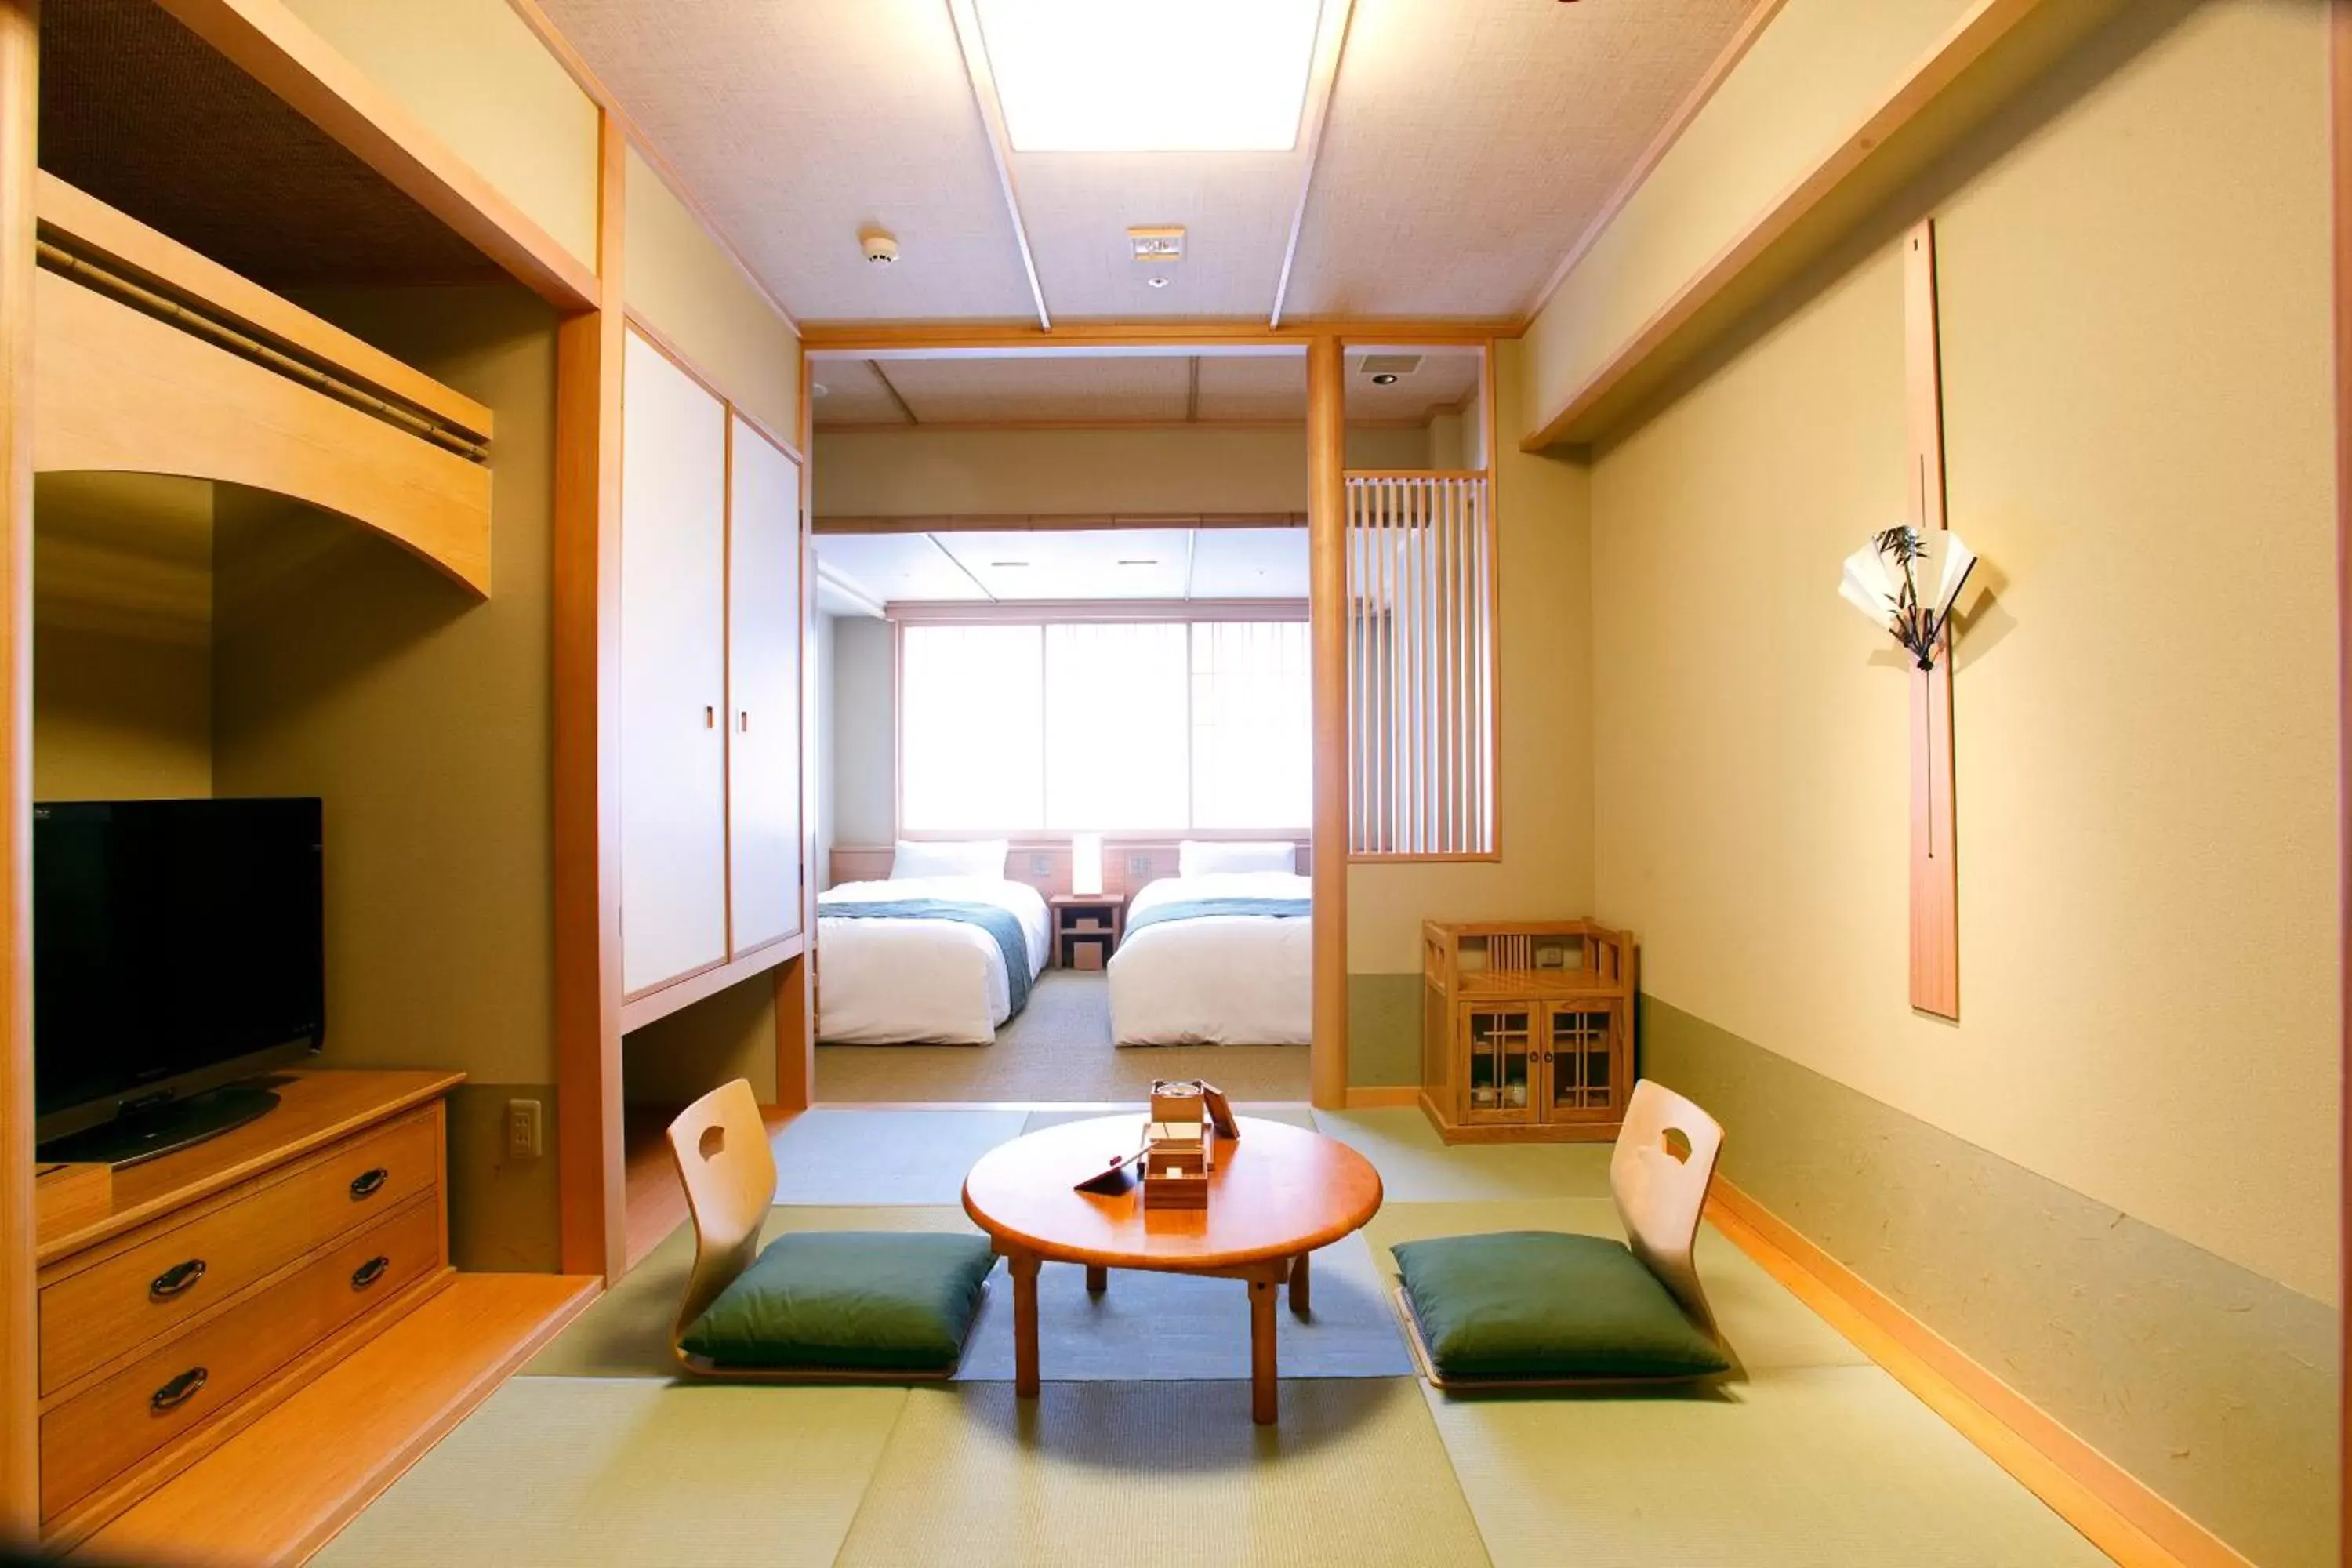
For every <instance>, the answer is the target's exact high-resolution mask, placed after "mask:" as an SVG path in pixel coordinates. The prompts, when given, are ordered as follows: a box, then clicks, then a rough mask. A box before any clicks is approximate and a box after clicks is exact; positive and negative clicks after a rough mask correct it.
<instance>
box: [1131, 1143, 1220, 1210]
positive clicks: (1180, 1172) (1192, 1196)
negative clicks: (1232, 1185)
mask: <svg viewBox="0 0 2352 1568" xmlns="http://www.w3.org/2000/svg"><path fill="white" fill-rule="evenodd" d="M1144 1165H1145V1169H1144V1173H1143V1206H1144V1207H1145V1208H1148V1209H1205V1208H1207V1207H1208V1206H1209V1173H1208V1172H1207V1171H1205V1170H1203V1169H1202V1167H1200V1166H1199V1165H1195V1164H1181V1163H1175V1162H1172V1161H1171V1162H1170V1163H1167V1164H1164V1165H1163V1164H1162V1163H1160V1158H1159V1156H1158V1155H1157V1154H1154V1155H1152V1156H1151V1157H1150V1158H1149V1159H1147V1160H1146V1161H1145V1162H1144Z"/></svg>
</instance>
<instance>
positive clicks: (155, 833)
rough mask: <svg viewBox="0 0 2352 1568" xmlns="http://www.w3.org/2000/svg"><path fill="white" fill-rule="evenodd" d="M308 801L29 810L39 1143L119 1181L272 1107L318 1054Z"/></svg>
mask: <svg viewBox="0 0 2352 1568" xmlns="http://www.w3.org/2000/svg"><path fill="white" fill-rule="evenodd" d="M320 830H321V812H320V803H319V802H318V801H317V800H315V799H291V800H117V801H72V802H66V801H58V802H51V803H48V804H45V805H36V806H35V807H34V808H33V1098H34V1114H35V1122H34V1135H35V1137H36V1138H37V1140H38V1141H39V1143H40V1154H41V1157H42V1158H43V1159H47V1160H90V1161H104V1162H107V1163H115V1164H121V1163H130V1162H131V1161H136V1160H142V1159H149V1158H152V1157H153V1156H154V1155H157V1154H160V1153H163V1152H167V1151H169V1150H172V1149H175V1148H180V1147H183V1146H184V1145H185V1144H187V1143H190V1142H194V1141H195V1140H197V1139H199V1138H204V1137H209V1136H211V1135H212V1134H214V1133H215V1132H222V1131H227V1130H228V1129H229V1128H231V1127H234V1126H236V1125H237V1124H238V1123H240V1122H242V1121H249V1120H251V1119H252V1118H253V1117H255V1116H258V1115H261V1114H262V1113H264V1112H266V1111H267V1110H269V1109H270V1107H271V1106H273V1105H275V1104H276V1103H277V1096H276V1095H274V1094H271V1093H270V1092H268V1089H257V1088H254V1087H251V1086H247V1085H241V1084H238V1083H237V1082H236V1080H238V1079H247V1078H250V1077H252V1076H254V1075H255V1074H257V1073H258V1072H261V1071H263V1070H265V1069H267V1068H271V1067H275V1066H278V1065H281V1064H283V1063H285V1062H288V1061H291V1060H293V1059H296V1058H300V1057H302V1056H305V1055H308V1054H310V1053H312V1052H315V1051H317V1050H318V1049H319V1047H320V1042H321V1041H322V1040H323V1039H324V1038H325V1037H326V949H325V940H324V932H325V919H324V903H325V900H324V895H323V886H324V883H323V875H322V852H321V831H320Z"/></svg>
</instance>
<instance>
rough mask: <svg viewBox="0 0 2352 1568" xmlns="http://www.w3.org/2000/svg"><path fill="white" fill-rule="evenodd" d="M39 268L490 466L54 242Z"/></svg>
mask: <svg viewBox="0 0 2352 1568" xmlns="http://www.w3.org/2000/svg"><path fill="white" fill-rule="evenodd" d="M35 246H36V249H37V253H38V255H39V258H40V264H41V265H42V266H43V267H46V268H48V269H49V270H50V271H52V272H55V273H57V274H58V275H59V276H60V277H65V278H70V279H73V280H74V281H75V282H77V283H80V284H82V285H84V286H85V287H88V288H91V289H97V290H99V291H100V292H101V293H105V294H110V295H112V296H113V297H114V298H115V299H117V300H121V302H122V303H124V304H126V305H128V306H130V307H131V309H133V310H139V311H141V312H142V313H143V314H146V315H150V316H153V317H154V318H156V319H157V320H158V321H166V322H169V323H170V324H171V325H173V326H175V327H178V328H179V329H180V330H181V331H185V332H189V333H192V334H193V335H194V336H196V337H200V338H203V339H205V341H207V342H211V343H213V344H214V345H215V346H216V347H219V348H222V349H226V350H227V351H228V352H229V353H233V354H236V356H237V357H238V358H240V359H248V360H251V361H253V362H254V363H256V364H258V365H261V366H264V367H265V368H267V369H269V370H273V371H275V372H277V373H278V374H280V375H282V376H285V377H287V378H288V379H289V380H292V381H299V382H300V383H302V384H304V385H305V386H308V387H310V388H311V389H313V390H314V391H318V392H321V393H324V394H325V395H328V396H330V397H332V398H334V399H335V400H336V401H337V402H340V403H346V404H349V405H351V406H352V407H353V408H356V409H358V410H359V411H360V412H361V413H362V414H370V415H373V416H375V417H376V418H378V419H382V420H383V421H384V422H385V423H387V424H391V425H397V426H400V427H401V428H402V429H404V430H406V431H407V432H408V433H409V434H410V435H412V436H417V437H422V438H424V439H425V440H427V441H430V442H432V443H433V444H434V445H435V446H436V447H445V448H446V449H447V450H449V451H452V452H455V453H457V455H458V456H459V457H461V458H466V459H467V461H468V462H475V463H487V462H488V461H489V460H490V449H489V448H488V447H486V446H484V445H482V444H481V443H480V442H478V441H475V440H472V439H470V438H468V437H466V436H463V435H461V434H459V433H458V432H457V431H455V430H452V429H450V428H449V427H448V426H446V425H443V424H442V423H441V422H440V421H439V420H436V419H433V418H429V417H427V416H425V415H422V414H419V413H416V412H415V410H413V409H409V408H406V407H404V406H402V405H399V404H397V403H394V402H391V401H389V400H388V399H385V398H382V397H379V396H377V395H375V394H374V393H373V392H369V391H367V390H365V389H364V388H362V387H359V386H354V385H353V384H351V383H350V382H348V381H344V380H342V379H341V377H338V376H334V375H330V374H327V373H326V372H325V371H323V370H320V368H318V367H317V366H316V365H313V364H310V363H307V362H305V361H302V360H299V359H296V358H295V357H294V356H293V355H291V354H289V353H280V352H279V351H278V350H277V349H274V348H271V347H270V346H269V345H268V343H265V342H259V341H258V340H257V339H254V338H251V337H248V336H247V335H246V334H245V333H243V332H240V331H237V330H236V328H234V327H231V326H228V325H226V324H225V323H223V322H220V321H215V320H214V319H213V318H212V317H210V316H207V315H205V313H204V312H203V311H201V310H196V309H194V307H193V306H191V305H188V304H186V303H184V302H183V301H181V300H174V299H172V298H171V297H170V296H168V295H164V294H160V293H157V292H156V291H155V290H154V289H150V288H148V287H147V286H146V285H144V284H142V283H135V282H133V281H131V279H128V278H125V277H123V276H121V274H120V273H116V272H112V271H110V270H108V269H107V268H104V267H101V266H100V265H98V263H96V262H94V261H91V260H89V258H86V257H81V256H77V255H75V254H74V253H73V252H72V251H70V250H68V249H66V248H65V247H63V246H60V245H58V244H56V243H54V242H52V241H50V240H47V239H42V240H37V241H35Z"/></svg>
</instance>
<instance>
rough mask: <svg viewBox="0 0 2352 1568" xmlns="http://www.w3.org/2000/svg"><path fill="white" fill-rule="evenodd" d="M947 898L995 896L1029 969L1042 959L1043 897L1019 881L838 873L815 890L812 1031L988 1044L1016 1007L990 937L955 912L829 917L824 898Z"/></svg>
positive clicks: (843, 1040) (886, 1042)
mask: <svg viewBox="0 0 2352 1568" xmlns="http://www.w3.org/2000/svg"><path fill="white" fill-rule="evenodd" d="M900 899H948V900H955V901H956V902H959V903H968V904H994V905H995V906H997V908H999V909H1002V910H1011V911H1012V912H1013V914H1014V915H1016V916H1017V917H1019V919H1020V921H1021V929H1022V931H1024V933H1025V934H1026V935H1027V937H1028V939H1029V978H1030V979H1032V980H1034V979H1035V978H1036V977H1037V972H1038V971H1039V970H1040V969H1042V968H1044V967H1045V944H1046V919H1045V900H1044V899H1043V898H1042V897H1040V896H1039V895H1038V892H1037V889H1034V888H1033V887H1031V886H1029V885H1028V884H1027V883H1025V882H1013V881H1004V880H999V879H994V878H982V877H911V878H908V879H904V880H900V881H888V882H844V883H843V884H842V885H841V886H839V887H837V888H835V889H832V890H831V891H829V892H827V893H825V894H824V897H822V898H820V899H819V900H817V922H816V930H817V990H816V998H817V1013H816V1033H817V1038H818V1039H820V1040H824V1041H828V1042H831V1043H833V1044H835V1045H856V1046H902V1045H950V1046H985V1045H992V1044H993V1043H994V1042H995V1039H996V1026H998V1025H999V1024H1002V1023H1003V1022H1004V1020H1005V1019H1006V1018H1008V1017H1010V1016H1012V1014H1013V987H1012V984H1011V982H1010V980H1009V978H1008V977H1007V976H1006V974H1005V973H1004V952H1003V949H1002V948H1001V947H999V946H998V945H997V943H996V939H995V938H994V937H992V936H991V935H989V934H988V932H987V931H983V930H982V929H981V928H980V927H978V926H975V925H966V924H964V923H963V922H962V921H927V920H898V919H896V918H883V919H877V920H826V919H825V918H824V911H825V909H826V907H827V906H828V905H832V904H844V903H890V902H895V901H896V900H900Z"/></svg>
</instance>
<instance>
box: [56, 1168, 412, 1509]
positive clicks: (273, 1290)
mask: <svg viewBox="0 0 2352 1568" xmlns="http://www.w3.org/2000/svg"><path fill="white" fill-rule="evenodd" d="M440 1266H441V1214H440V1207H439V1205H437V1204H436V1203H435V1202H434V1201H433V1200H432V1199H430V1198H421V1199H417V1200H415V1201H414V1202H412V1203H411V1204H410V1205H408V1206H407V1207H406V1208H404V1209H402V1210H400V1211H399V1212H398V1213H397V1214H394V1215H391V1216H390V1217H389V1218H387V1219H385V1220H384V1221H383V1223H381V1224H379V1225H375V1226H370V1227H369V1228H367V1229H365V1230H363V1231H361V1232H359V1233H358V1234H356V1235H353V1236H351V1237H346V1238H345V1239H344V1240H343V1241H342V1242H341V1244H340V1245H338V1246H337V1247H334V1248H333V1249H332V1250H331V1251H330V1252H327V1253H325V1254H323V1255H321V1256H320V1258H319V1259H318V1260H317V1261H316V1262H313V1263H311V1264H310V1265H309V1266H308V1267H306V1268H302V1269H301V1270H299V1272H297V1273H294V1274H291V1275H289V1276H288V1277H287V1278H286V1279H281V1280H279V1281H278V1283H277V1284H275V1285H273V1286H271V1287H269V1288H268V1289H266V1290H263V1291H262V1292H260V1293H259V1294H258V1295H256V1296H253V1297H252V1298H250V1299H248V1300H245V1301H242V1302H240V1303H238V1304H237V1305H236V1306H235V1307H233V1308H231V1309H230V1310H227V1311H226V1312H224V1313H222V1314H221V1315H220V1316H219V1317H217V1318H215V1319H214V1320H213V1321H211V1322H209V1323H206V1324H205V1325H204V1326H203V1327H202V1328H200V1329H196V1330H194V1331H192V1332H189V1333H187V1334H184V1335H182V1336H181V1337H180V1338H179V1339H177V1340H174V1341H173V1342H171V1343H170V1344H168V1345H165V1346H163V1348H162V1349H160V1350H158V1351H156V1352H153V1353H152V1354H151V1355H148V1356H146V1357H144V1358H143V1359H142V1360H140V1361H138V1362H136V1363H133V1364H131V1366H128V1367H126V1368H124V1369H123V1370H122V1371H121V1372H119V1373H115V1374H114V1375H113V1376H112V1377H110V1378H108V1379H107V1380H106V1381H104V1382H103V1383H100V1384H97V1385H96V1386H94V1387H92V1388H90V1389H89V1390H87V1391H85V1392H83V1393H81V1394H76V1395H75V1396H74V1397H73V1398H71V1399H69V1400H68V1401H66V1402H65V1403H64V1404H63V1405H58V1406H57V1407H56V1408H55V1409H53V1410H50V1411H48V1412H47V1413H46V1414H45V1415H42V1417H41V1514H42V1517H43V1518H45V1519H47V1518H53V1517H55V1516H56V1515H57V1514H58V1513H59V1512H60V1511H62V1510H65V1509H67V1508H68V1507H70V1506H72V1505H73V1504H74V1503H76V1502H78V1501H79V1500H81V1499H83V1498H84V1497H87V1496H88V1495H89V1493H91V1492H93V1491H95V1490H97V1489H99V1488H100V1487H101V1486H103V1485H104V1484H105V1483H106V1482H107V1481H109V1480H110V1479H113V1478H114V1477H115V1476H117V1475H119V1474H121V1472H122V1471H124V1470H126V1469H128V1468H131V1466H132V1465H135V1464H137V1463H138V1462H139V1461H140V1460H141V1459H143V1458H146V1457H147V1456H148V1455H150V1454H152V1453H154V1452H155V1451H156V1450H157V1449H159V1448H161V1447H163V1446H164V1445H165V1444H167V1443H170V1442H171V1441H172V1440H173V1439H174V1438H176V1437H178V1436H181V1435H182V1434H184V1433H185V1432H187V1431H189V1430H190V1429H192V1428H194V1427H195V1426H200V1425H201V1424H203V1423H204V1422H205V1421H206V1420H207V1419H209V1418H210V1417H212V1416H213V1415H217V1414H218V1413H219V1412H220V1411H221V1410H223V1409H224V1408H226V1406H227V1405H229V1404H230V1403H231V1402H232V1401H234V1400H235V1399H236V1397H237V1396H238V1395H239V1394H244V1393H245V1392H246V1391H247V1390H248V1389H250V1388H252V1387H253V1386H254V1385H255V1384H258V1383H260V1382H261V1381H262V1380H263V1379H264V1378H266V1377H268V1375H269V1374H270V1373H273V1372H275V1371H277V1370H278V1368H279V1367H281V1366H283V1365H285V1364H286V1363H288V1362H289V1361H292V1360H293V1359H294V1358H295V1357H296V1356H298V1355H299V1354H301V1353H302V1352H304V1351H306V1350H309V1349H310V1347H311V1346H312V1345H315V1344H317V1343H318V1342H320V1340H323V1339H325V1338H326V1337H327V1336H328V1335H330V1334H331V1333H333V1332H334V1331H336V1330H337V1329H340V1328H341V1327H342V1326H343V1325H344V1324H346V1323H349V1322H350V1321H352V1320H353V1319H354V1318H357V1317H358V1316H360V1314H362V1312H365V1311H367V1310H369V1309H370V1308H372V1307H373V1306H375V1305H376V1304H377V1303H378V1302H381V1301H385V1300H390V1299H391V1298H392V1297H394V1296H395V1295H397V1294H398V1293H399V1292H400V1291H401V1289H403V1288H404V1287H405V1286H407V1285H409V1284H411V1283H413V1282H415V1280H418V1279H424V1278H425V1276H427V1275H429V1274H431V1273H433V1272H434V1271H435V1270H436V1269H437V1268H440Z"/></svg>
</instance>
